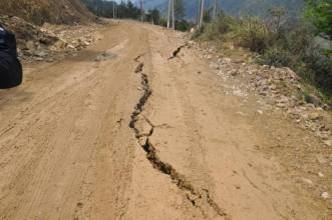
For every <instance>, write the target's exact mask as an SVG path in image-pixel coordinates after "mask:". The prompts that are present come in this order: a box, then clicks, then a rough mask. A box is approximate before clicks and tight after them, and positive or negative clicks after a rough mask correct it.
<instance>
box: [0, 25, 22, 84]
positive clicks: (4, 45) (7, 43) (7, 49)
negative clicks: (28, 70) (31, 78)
mask: <svg viewBox="0 0 332 220" xmlns="http://www.w3.org/2000/svg"><path fill="white" fill-rule="evenodd" d="M21 83H22V66H21V63H20V61H19V60H18V58H17V47H16V39H15V35H14V34H13V33H11V32H9V31H7V30H5V29H3V28H1V27H0V89H8V88H12V87H15V86H18V85H20V84H21Z"/></svg>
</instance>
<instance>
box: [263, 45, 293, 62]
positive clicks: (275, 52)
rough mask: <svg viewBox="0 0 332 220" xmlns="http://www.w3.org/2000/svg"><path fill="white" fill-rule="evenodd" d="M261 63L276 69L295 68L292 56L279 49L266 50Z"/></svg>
mask: <svg viewBox="0 0 332 220" xmlns="http://www.w3.org/2000/svg"><path fill="white" fill-rule="evenodd" d="M260 62H261V63H263V64H266V65H270V66H275V67H285V66H293V60H292V54H291V53H290V52H289V51H287V50H284V49H282V48H279V47H270V48H268V49H266V51H265V52H264V54H263V55H262V56H261V57H260Z"/></svg>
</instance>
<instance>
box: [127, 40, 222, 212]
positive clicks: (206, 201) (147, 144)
mask: <svg viewBox="0 0 332 220" xmlns="http://www.w3.org/2000/svg"><path fill="white" fill-rule="evenodd" d="M182 47H183V46H182ZM179 50H181V48H180V49H179ZM173 54H174V53H173ZM175 56H176V54H175ZM140 58H141V56H138V57H136V58H135V59H134V60H135V61H136V62H138V66H137V67H136V70H135V73H139V74H140V75H141V85H142V87H143V95H142V96H141V97H140V99H139V101H138V103H137V104H136V106H135V109H134V111H133V112H132V114H131V120H130V123H129V127H130V128H131V129H132V130H133V131H134V133H135V137H136V139H137V140H138V143H139V145H140V146H141V147H142V149H143V150H144V151H145V153H146V157H147V159H148V160H149V161H150V163H151V164H152V166H153V167H154V168H155V169H157V170H158V171H160V172H161V173H163V174H166V175H168V176H169V177H170V178H171V179H172V182H173V183H175V184H176V186H177V187H178V188H179V189H180V190H181V191H185V192H186V198H187V199H188V200H189V201H190V203H191V204H192V206H194V207H196V208H198V209H199V210H200V211H201V212H202V214H203V215H204V216H207V215H208V214H209V213H207V211H206V208H204V207H210V208H212V210H213V212H215V214H217V215H219V216H227V214H226V213H225V211H224V210H222V209H221V208H220V207H219V206H218V204H217V203H216V202H215V201H214V200H213V199H212V198H211V196H210V192H209V190H207V189H200V190H197V189H196V188H195V187H194V186H193V185H192V184H191V183H190V182H189V181H188V180H187V179H186V178H185V177H184V176H183V175H182V174H180V173H178V172H177V170H176V169H175V168H174V167H173V166H172V165H171V164H169V163H167V162H164V161H162V160H161V159H160V158H159V156H158V154H157V150H156V148H155V147H154V146H153V144H152V143H151V141H150V137H151V136H152V135H153V133H154V129H155V127H156V126H155V125H153V123H152V122H151V121H150V120H149V119H147V118H145V117H143V119H144V120H145V121H146V122H147V123H148V124H149V125H150V130H149V132H148V133H142V132H141V131H140V129H139V128H138V127H137V122H138V121H139V120H141V119H140V118H139V116H140V114H141V113H142V112H143V111H144V106H145V105H146V103H147V101H148V99H149V98H150V96H151V95H152V90H151V88H150V84H149V79H148V76H147V75H146V74H145V73H144V72H143V67H144V63H143V62H141V61H140ZM137 70H139V71H137ZM142 138H145V139H144V141H143V142H141V141H140V140H141V139H142Z"/></svg>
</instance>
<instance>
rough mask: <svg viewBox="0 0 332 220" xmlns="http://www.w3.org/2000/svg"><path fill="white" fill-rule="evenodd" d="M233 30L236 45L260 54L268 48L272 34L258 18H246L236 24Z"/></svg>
mask: <svg viewBox="0 0 332 220" xmlns="http://www.w3.org/2000/svg"><path fill="white" fill-rule="evenodd" d="M235 27H236V29H235V32H236V35H237V38H238V40H239V42H238V45H239V46H242V47H246V48H249V49H250V50H251V51H253V52H258V53H262V52H264V51H265V50H266V48H267V47H268V46H269V44H270V41H271V38H272V33H271V32H270V31H269V29H268V28H267V26H266V25H265V24H264V23H263V22H262V21H260V20H259V19H258V18H247V19H245V20H242V21H241V22H239V24H237V25H236V26H235Z"/></svg>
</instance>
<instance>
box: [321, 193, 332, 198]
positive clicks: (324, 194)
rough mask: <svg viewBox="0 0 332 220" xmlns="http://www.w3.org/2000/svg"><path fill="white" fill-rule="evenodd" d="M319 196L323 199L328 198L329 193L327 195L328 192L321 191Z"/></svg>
mask: <svg viewBox="0 0 332 220" xmlns="http://www.w3.org/2000/svg"><path fill="white" fill-rule="evenodd" d="M320 197H322V198H323V199H328V198H330V195H329V193H328V192H322V193H321V194H320Z"/></svg>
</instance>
